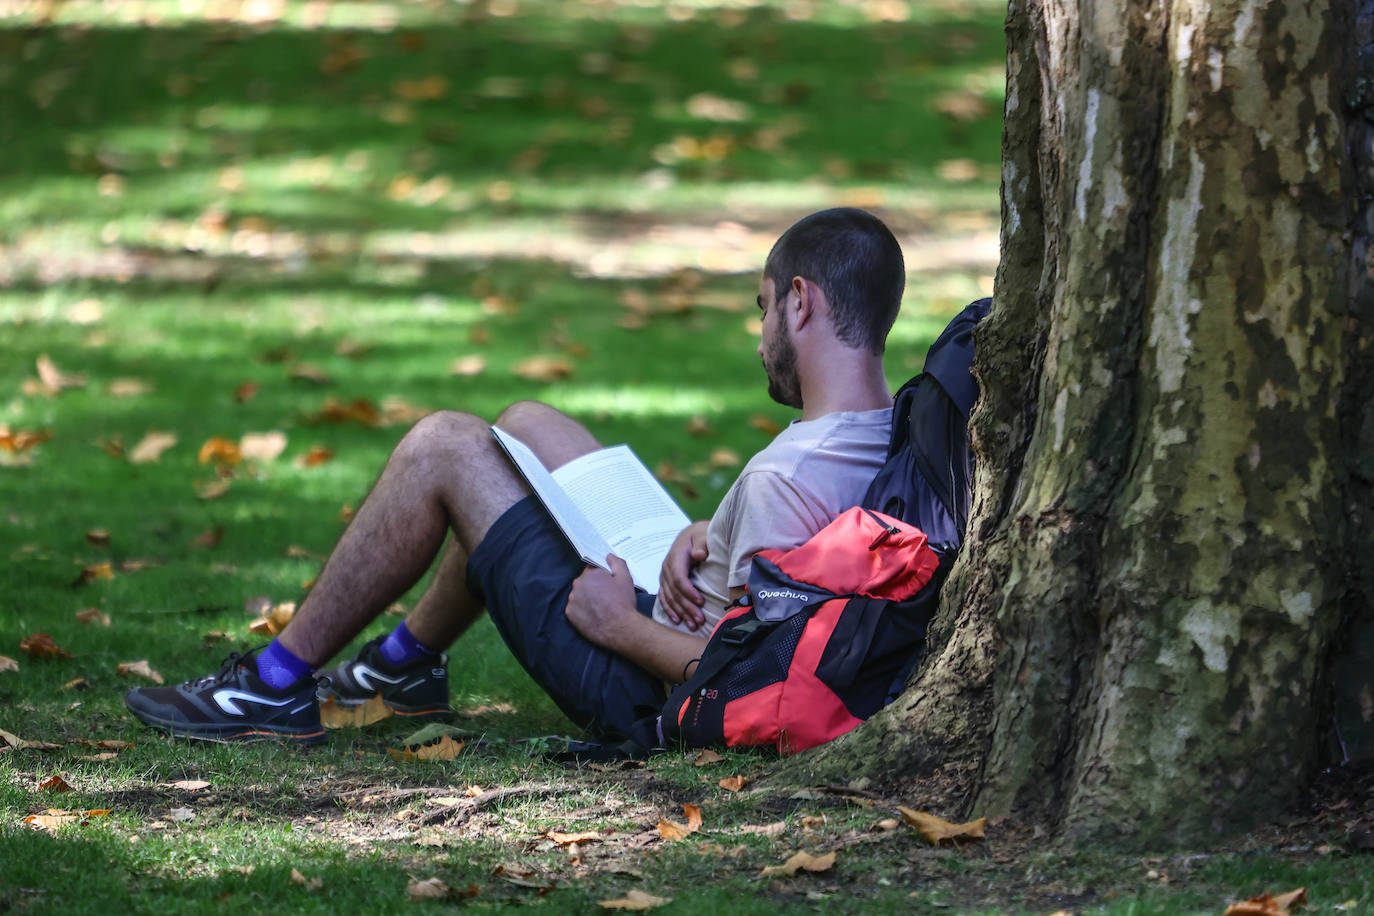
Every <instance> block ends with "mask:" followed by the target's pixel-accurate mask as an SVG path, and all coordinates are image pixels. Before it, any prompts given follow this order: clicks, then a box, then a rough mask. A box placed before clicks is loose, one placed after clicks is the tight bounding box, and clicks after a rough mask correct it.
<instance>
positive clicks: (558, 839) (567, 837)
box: [544, 830, 601, 846]
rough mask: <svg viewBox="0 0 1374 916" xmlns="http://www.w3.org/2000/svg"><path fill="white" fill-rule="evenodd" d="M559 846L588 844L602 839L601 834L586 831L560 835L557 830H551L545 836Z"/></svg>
mask: <svg viewBox="0 0 1374 916" xmlns="http://www.w3.org/2000/svg"><path fill="white" fill-rule="evenodd" d="M544 836H546V837H548V838H549V839H550V840H553V841H554V842H555V843H557V844H558V845H559V846H567V845H568V844H570V843H586V842H589V841H591V840H599V839H601V834H600V833H599V832H597V831H595V830H584V831H583V832H581V833H559V832H558V831H557V830H550V831H549V832H548V833H546V834H544Z"/></svg>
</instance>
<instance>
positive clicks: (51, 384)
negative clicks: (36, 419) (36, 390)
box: [35, 353, 86, 395]
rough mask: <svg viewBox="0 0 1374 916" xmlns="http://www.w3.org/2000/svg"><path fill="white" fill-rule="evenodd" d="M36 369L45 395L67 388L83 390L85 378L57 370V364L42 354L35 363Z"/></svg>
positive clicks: (77, 374)
mask: <svg viewBox="0 0 1374 916" xmlns="http://www.w3.org/2000/svg"><path fill="white" fill-rule="evenodd" d="M35 364H36V368H37V369H38V378H39V380H40V381H41V382H42V383H43V388H44V391H45V393H47V394H49V395H54V394H57V393H58V392H60V391H64V390H66V389H68V388H85V387H86V376H85V375H83V374H81V373H79V372H77V373H66V372H63V371H62V370H61V369H59V368H57V364H56V363H54V362H53V361H52V360H51V359H49V358H48V355H47V354H46V353H44V354H43V355H42V356H40V357H38V359H37V360H36V361H35Z"/></svg>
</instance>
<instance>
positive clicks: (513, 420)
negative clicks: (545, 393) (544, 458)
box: [496, 401, 572, 438]
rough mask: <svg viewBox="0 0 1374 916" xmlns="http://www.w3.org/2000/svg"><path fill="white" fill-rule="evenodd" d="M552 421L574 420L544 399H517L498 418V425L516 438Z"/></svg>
mask: <svg viewBox="0 0 1374 916" xmlns="http://www.w3.org/2000/svg"><path fill="white" fill-rule="evenodd" d="M551 421H557V422H563V423H567V422H572V421H571V418H569V417H568V416H567V415H566V414H564V413H562V412H561V411H560V410H558V408H556V407H550V406H549V405H548V404H545V403H544V402H542V401H516V402H515V403H514V404H511V405H510V406H509V407H507V408H506V409H505V410H503V411H501V414H500V416H498V417H497V418H496V425H497V426H499V427H501V428H502V429H504V430H506V431H507V432H509V433H510V434H511V435H513V436H515V437H516V438H520V437H521V433H527V432H528V431H530V430H539V429H543V428H546V427H547V426H548V425H549V423H550V422H551Z"/></svg>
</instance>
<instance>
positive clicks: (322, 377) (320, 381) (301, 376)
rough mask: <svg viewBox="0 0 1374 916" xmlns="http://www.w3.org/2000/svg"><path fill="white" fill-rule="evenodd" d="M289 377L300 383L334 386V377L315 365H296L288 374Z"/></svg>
mask: <svg viewBox="0 0 1374 916" xmlns="http://www.w3.org/2000/svg"><path fill="white" fill-rule="evenodd" d="M287 376H288V377H289V378H291V379H293V380H295V381H298V382H310V383H311V384H312V385H332V384H334V376H332V375H330V374H329V373H328V372H325V371H324V370H323V369H321V368H320V367H319V366H316V365H315V364H313V363H296V365H294V366H292V367H291V370H290V371H289V372H287Z"/></svg>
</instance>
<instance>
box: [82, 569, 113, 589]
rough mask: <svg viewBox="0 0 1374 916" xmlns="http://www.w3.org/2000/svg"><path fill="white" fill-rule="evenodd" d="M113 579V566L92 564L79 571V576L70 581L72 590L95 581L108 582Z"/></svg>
mask: <svg viewBox="0 0 1374 916" xmlns="http://www.w3.org/2000/svg"><path fill="white" fill-rule="evenodd" d="M114 577H115V574H114V566H113V565H112V564H110V563H94V564H92V565H90V566H87V567H85V568H84V569H82V570H81V573H80V575H78V576H77V577H76V579H74V580H73V581H72V588H80V587H81V586H83V585H85V584H86V583H87V582H95V581H96V580H102V581H105V580H109V579H113V578H114Z"/></svg>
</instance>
